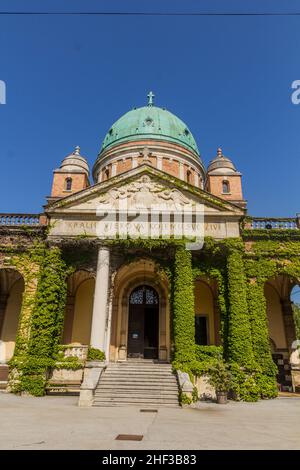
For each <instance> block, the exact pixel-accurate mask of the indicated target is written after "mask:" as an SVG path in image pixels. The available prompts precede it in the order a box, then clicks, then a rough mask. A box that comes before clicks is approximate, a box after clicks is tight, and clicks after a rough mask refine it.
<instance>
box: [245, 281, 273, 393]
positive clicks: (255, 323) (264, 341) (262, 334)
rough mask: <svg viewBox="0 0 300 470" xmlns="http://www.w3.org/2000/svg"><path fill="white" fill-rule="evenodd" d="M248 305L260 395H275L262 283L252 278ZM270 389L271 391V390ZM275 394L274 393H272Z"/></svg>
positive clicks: (249, 285)
mask: <svg viewBox="0 0 300 470" xmlns="http://www.w3.org/2000/svg"><path fill="white" fill-rule="evenodd" d="M248 306H249V316H250V321H251V334H252V348H253V354H254V359H255V361H256V363H257V364H258V366H259V368H260V374H259V376H257V379H258V380H257V384H258V385H259V387H260V392H261V396H262V397H270V395H271V396H276V394H277V386H276V374H277V367H276V365H275V363H274V362H273V359H272V354H271V349H270V342H269V329H268V320H267V313H266V310H267V307H266V298H265V295H264V283H263V282H258V280H256V281H255V280H252V281H251V282H249V283H248ZM271 390H272V391H271ZM274 394H275V395H274Z"/></svg>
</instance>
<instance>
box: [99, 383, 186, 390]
mask: <svg viewBox="0 0 300 470" xmlns="http://www.w3.org/2000/svg"><path fill="white" fill-rule="evenodd" d="M117 387H118V390H149V389H151V390H178V386H177V384H165V383H164V384H163V385H158V384H157V385H155V386H153V384H149V385H147V384H135V385H134V386H132V385H131V384H119V385H117ZM114 388H115V386H112V385H111V384H108V383H101V382H100V383H99V385H98V387H97V389H98V390H100V389H101V390H102V389H110V390H111V389H114Z"/></svg>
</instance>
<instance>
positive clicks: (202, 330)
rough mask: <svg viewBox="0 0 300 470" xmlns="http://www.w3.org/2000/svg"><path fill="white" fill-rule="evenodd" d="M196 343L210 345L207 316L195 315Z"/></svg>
mask: <svg viewBox="0 0 300 470" xmlns="http://www.w3.org/2000/svg"><path fill="white" fill-rule="evenodd" d="M195 343H196V344H198V345H200V346H206V345H208V321H207V316H206V315H197V314H196V315H195Z"/></svg>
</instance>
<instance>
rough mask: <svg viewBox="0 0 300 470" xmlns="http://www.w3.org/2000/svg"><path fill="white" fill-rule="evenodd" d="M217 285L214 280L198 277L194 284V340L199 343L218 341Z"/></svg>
mask: <svg viewBox="0 0 300 470" xmlns="http://www.w3.org/2000/svg"><path fill="white" fill-rule="evenodd" d="M217 291H218V286H217V283H216V281H215V280H213V279H208V278H201V279H200V278H199V279H197V280H196V281H195V284H194V296H195V342H196V344H199V345H203V346H204V345H218V344H219V343H220V338H219V329H220V314H219V309H218V303H217Z"/></svg>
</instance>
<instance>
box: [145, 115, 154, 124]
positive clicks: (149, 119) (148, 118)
mask: <svg viewBox="0 0 300 470" xmlns="http://www.w3.org/2000/svg"><path fill="white" fill-rule="evenodd" d="M152 123H153V119H152V118H151V117H147V118H146V119H145V124H146V126H151V124H152Z"/></svg>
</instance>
